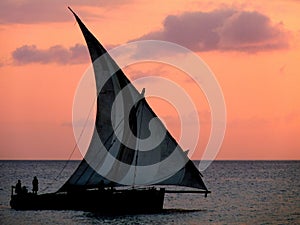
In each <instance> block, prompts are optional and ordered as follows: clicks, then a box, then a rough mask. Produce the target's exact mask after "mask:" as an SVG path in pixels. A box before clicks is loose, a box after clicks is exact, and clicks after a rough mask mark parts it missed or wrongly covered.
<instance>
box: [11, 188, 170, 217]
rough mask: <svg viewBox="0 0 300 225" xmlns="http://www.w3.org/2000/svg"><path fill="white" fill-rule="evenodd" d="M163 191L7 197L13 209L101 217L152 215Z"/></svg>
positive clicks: (161, 205) (121, 191) (93, 192)
mask: <svg viewBox="0 0 300 225" xmlns="http://www.w3.org/2000/svg"><path fill="white" fill-rule="evenodd" d="M164 194H165V190H164V189H159V190H157V189H147V190H136V189H132V190H119V191H116V190H91V191H81V192H70V193H49V194H41V195H34V194H32V193H28V194H24V195H13V196H11V201H10V205H11V207H12V208H13V209H17V210H83V211H95V212H99V213H104V214H124V213H126V214H130V213H135V214H136V213H156V212H160V211H162V209H163V201H164Z"/></svg>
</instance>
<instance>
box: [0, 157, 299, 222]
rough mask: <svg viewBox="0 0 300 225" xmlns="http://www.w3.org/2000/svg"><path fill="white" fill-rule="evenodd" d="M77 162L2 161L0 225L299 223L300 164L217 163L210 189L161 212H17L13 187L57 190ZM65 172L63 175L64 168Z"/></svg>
mask: <svg viewBox="0 0 300 225" xmlns="http://www.w3.org/2000/svg"><path fill="white" fill-rule="evenodd" d="M78 163H79V162H78V161H71V162H69V163H67V164H66V162H65V161H0V224H1V225H6V224H24V225H26V224H30V225H35V224H75V225H76V224H87V225H89V224H164V225H168V224H174V225H181V224H195V225H196V224H300V193H299V192H300V178H299V174H300V161H215V162H213V163H212V164H211V165H210V166H209V167H208V169H207V170H205V171H204V172H203V175H204V181H205V183H206V185H207V187H208V188H209V190H211V191H212V193H211V194H210V195H208V197H207V198H204V197H203V195H199V194H166V197H165V202H164V208H165V209H166V210H165V211H164V212H163V213H161V214H142V215H128V216H111V217H109V216H99V215H96V214H93V213H90V212H83V211H67V210H66V211H52V210H45V211H16V210H13V209H11V208H10V206H9V200H10V194H11V185H15V183H16V182H17V180H18V179H21V180H22V184H23V185H27V186H28V187H29V188H31V181H32V178H33V176H37V177H38V179H39V187H40V190H41V191H43V192H52V191H56V190H57V189H58V188H59V187H60V185H62V184H63V182H64V181H65V180H66V179H67V178H68V177H69V175H70V174H71V173H72V171H73V170H74V169H75V168H76V166H77V165H78ZM63 168H64V170H63V172H61V171H62V169H63Z"/></svg>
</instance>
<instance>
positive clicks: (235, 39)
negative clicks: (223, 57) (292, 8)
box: [137, 9, 288, 52]
mask: <svg viewBox="0 0 300 225" xmlns="http://www.w3.org/2000/svg"><path fill="white" fill-rule="evenodd" d="M287 33H288V32H287V31H286V30H285V29H284V27H283V24H282V23H278V24H272V23H271V20H270V18H268V17H267V16H266V15H263V14H261V13H259V12H256V11H252V12H248V11H238V10H235V9H222V10H215V11H211V12H186V13H184V14H181V15H177V16H176V15H170V16H167V17H166V18H165V20H164V22H163V29H162V30H160V31H154V32H151V33H148V34H145V35H144V36H142V37H140V38H138V39H137V40H142V39H159V40H165V41H171V42H175V43H178V44H180V45H183V46H185V47H188V48H190V49H192V50H194V51H210V50H221V51H232V50H234V51H243V52H258V51H266V50H275V49H283V48H287V47H288V34H287Z"/></svg>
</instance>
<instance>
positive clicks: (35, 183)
mask: <svg viewBox="0 0 300 225" xmlns="http://www.w3.org/2000/svg"><path fill="white" fill-rule="evenodd" d="M38 190H39V181H38V179H37V178H36V177H34V178H33V181H32V193H33V194H37V192H38Z"/></svg>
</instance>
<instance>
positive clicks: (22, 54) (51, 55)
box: [12, 44, 89, 65]
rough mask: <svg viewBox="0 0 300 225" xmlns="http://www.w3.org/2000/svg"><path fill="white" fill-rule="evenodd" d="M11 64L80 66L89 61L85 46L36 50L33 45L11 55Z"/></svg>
mask: <svg viewBox="0 0 300 225" xmlns="http://www.w3.org/2000/svg"><path fill="white" fill-rule="evenodd" d="M12 57H13V62H14V63H15V64H17V65H24V64H29V63H42V64H46V63H57V64H81V63H86V62H88V61H89V56H88V51H87V48H86V46H84V45H81V44H76V45H74V46H72V47H70V48H65V47H63V46H61V45H55V46H51V47H50V48H48V49H38V48H37V47H36V46H35V45H23V46H22V47H19V48H17V49H16V50H15V51H14V52H13V53H12Z"/></svg>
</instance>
